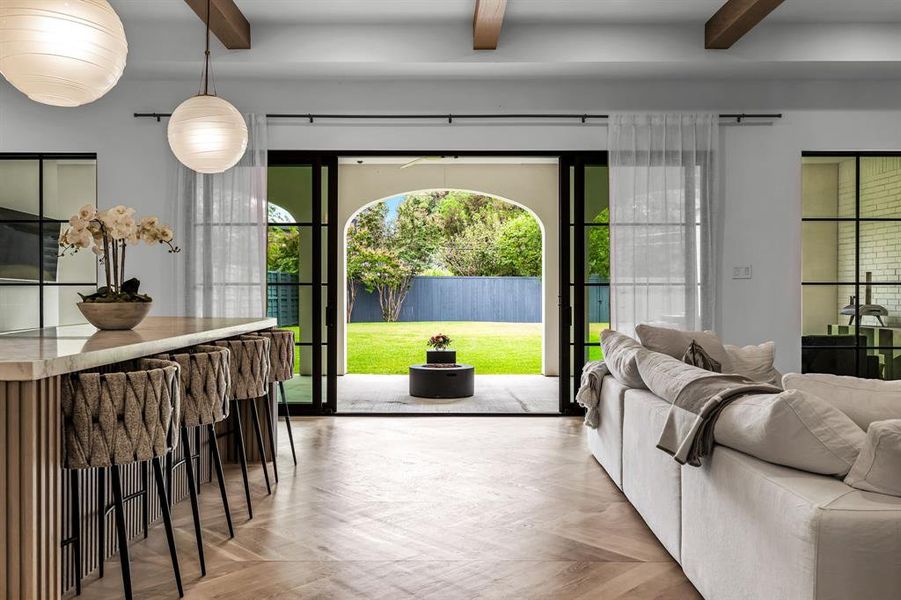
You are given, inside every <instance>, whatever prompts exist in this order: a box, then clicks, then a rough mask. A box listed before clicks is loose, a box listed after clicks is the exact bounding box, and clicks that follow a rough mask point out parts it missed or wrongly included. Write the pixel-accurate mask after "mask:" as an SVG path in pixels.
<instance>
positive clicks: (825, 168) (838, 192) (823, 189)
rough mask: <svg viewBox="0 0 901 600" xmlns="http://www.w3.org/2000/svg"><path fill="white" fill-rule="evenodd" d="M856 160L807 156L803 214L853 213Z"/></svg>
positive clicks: (802, 178)
mask: <svg viewBox="0 0 901 600" xmlns="http://www.w3.org/2000/svg"><path fill="white" fill-rule="evenodd" d="M856 169H857V166H856V161H855V159H854V158H852V157H819V156H818V157H806V158H804V159H803V163H802V166H801V190H802V216H804V217H820V218H823V217H854V214H855V203H856V197H855V195H856V193H857V191H856V187H857V185H856Z"/></svg>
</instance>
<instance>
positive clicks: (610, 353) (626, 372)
mask: <svg viewBox="0 0 901 600" xmlns="http://www.w3.org/2000/svg"><path fill="white" fill-rule="evenodd" d="M601 348H602V349H603V350H604V364H605V365H607V368H608V369H610V374H611V375H613V377H614V378H615V379H616V380H617V381H619V382H620V383H621V384H623V385H625V386H627V387H630V388H638V389H645V388H646V387H647V386H646V385H645V384H644V381H642V379H641V375H640V374H639V373H638V362H637V360H636V357H637V354H638V351H639V350H642V347H641V344H639V343H638V342H636V341H635V340H633V339H632V338H630V337H629V336H627V335H625V334H622V333H619V332H617V331H613V330H612V329H605V330H604V331H602V332H601Z"/></svg>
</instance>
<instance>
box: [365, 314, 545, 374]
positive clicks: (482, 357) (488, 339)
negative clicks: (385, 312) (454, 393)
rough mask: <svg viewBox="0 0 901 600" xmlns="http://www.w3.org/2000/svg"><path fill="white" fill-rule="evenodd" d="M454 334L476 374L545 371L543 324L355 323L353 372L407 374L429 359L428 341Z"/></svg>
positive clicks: (458, 348) (462, 359) (460, 352)
mask: <svg viewBox="0 0 901 600" xmlns="http://www.w3.org/2000/svg"><path fill="white" fill-rule="evenodd" d="M436 333H444V334H446V335H449V336H450V338H451V339H452V340H453V344H452V348H453V349H454V350H456V351H457V361H458V362H461V363H467V364H471V365H473V366H475V368H476V373H481V374H483V375H492V374H529V373H532V374H539V373H541V324H540V323H479V322H465V323H461V322H458V323H448V322H425V321H424V322H417V323H349V324H348V325H347V372H348V373H383V374H392V373H396V374H406V373H407V369H408V367H409V366H410V365H412V364H416V363H422V362H425V352H426V350H427V349H428V347H427V346H426V340H428V339H429V337H431V336H433V335H435V334H436Z"/></svg>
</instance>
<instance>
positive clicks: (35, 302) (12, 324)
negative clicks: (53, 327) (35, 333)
mask: <svg viewBox="0 0 901 600" xmlns="http://www.w3.org/2000/svg"><path fill="white" fill-rule="evenodd" d="M35 327H40V294H39V293H38V286H36V285H35V286H30V285H29V286H0V331H12V330H16V329H33V328H35Z"/></svg>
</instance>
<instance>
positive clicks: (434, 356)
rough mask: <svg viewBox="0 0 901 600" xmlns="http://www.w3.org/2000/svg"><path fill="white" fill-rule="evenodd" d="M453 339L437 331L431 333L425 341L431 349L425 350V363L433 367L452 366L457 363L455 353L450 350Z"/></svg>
mask: <svg viewBox="0 0 901 600" xmlns="http://www.w3.org/2000/svg"><path fill="white" fill-rule="evenodd" d="M452 342H453V340H451V339H450V337H449V336H447V335H444V334H443V333H439V334H436V335H433V336H432V337H430V338H429V341H428V342H426V345H427V346H428V347H429V348H432V350H429V351H427V352H426V363H427V364H428V365H429V366H434V367H454V366H456V364H457V353H456V352H455V351H454V350H450V349H449V346H450V345H451V343H452Z"/></svg>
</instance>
